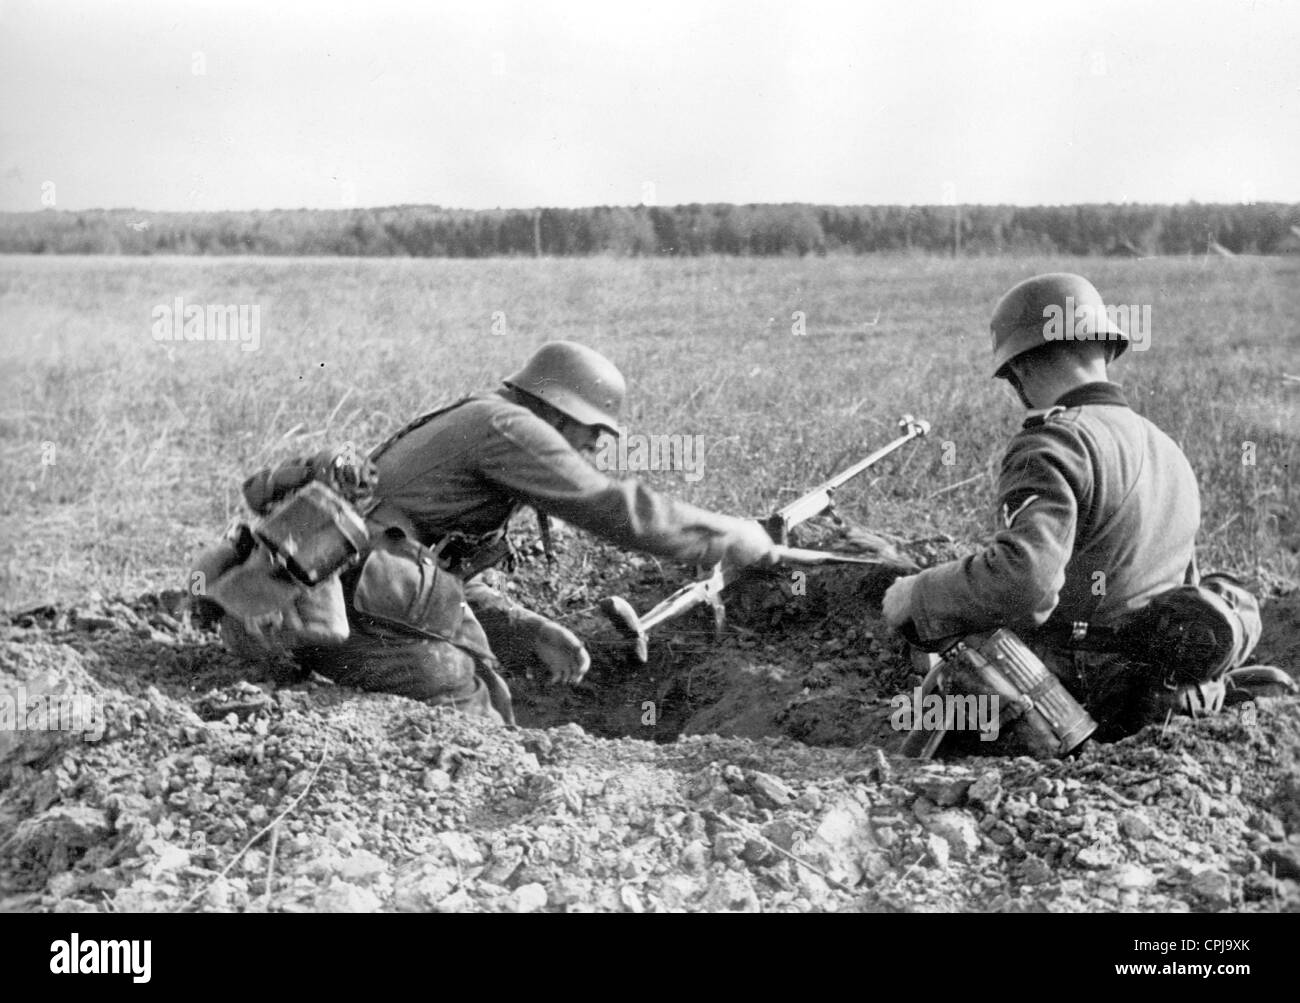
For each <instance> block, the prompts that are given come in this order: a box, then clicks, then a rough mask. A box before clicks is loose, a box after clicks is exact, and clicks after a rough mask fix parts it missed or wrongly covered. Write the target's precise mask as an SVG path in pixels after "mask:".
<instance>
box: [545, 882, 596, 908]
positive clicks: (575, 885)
mask: <svg viewBox="0 0 1300 1003" xmlns="http://www.w3.org/2000/svg"><path fill="white" fill-rule="evenodd" d="M591 887H592V886H591V880H590V879H589V878H578V877H573V876H572V875H568V874H565V875H561V876H560V877H558V878H556V880H555V881H554V882H553V883H552V884H551V887H550V888H548V889H547V891H546V901H547V904H548V905H552V906H557V907H558V906H568V905H574V904H576V903H579V902H585V901H587V900H589V899H590V898H591Z"/></svg>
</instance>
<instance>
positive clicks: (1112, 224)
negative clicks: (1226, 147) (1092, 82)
mask: <svg viewBox="0 0 1300 1003" xmlns="http://www.w3.org/2000/svg"><path fill="white" fill-rule="evenodd" d="M1210 247H1214V248H1215V249H1216V250H1222V249H1226V250H1227V251H1230V252H1232V253H1238V254H1242V253H1245V254H1276V253H1283V252H1294V251H1297V250H1300V205H1287V204H1285V203H1277V202H1272V203H1256V204H1252V205H1245V204H1241V205H1198V204H1196V203H1190V204H1187V205H1174V206H1169V205H1127V204H1125V205H1080V206H1035V207H1029V208H1019V207H1016V206H979V205H967V206H815V205H727V204H709V205H699V204H692V205H677V206H665V207H659V206H636V207H635V208H628V207H608V206H597V207H593V208H587V209H489V210H464V209H441V208H438V207H436V206H394V207H390V208H383V209H292V210H275V211H270V212H205V213H182V212H136V211H133V210H129V209H113V210H93V211H87V212H64V211H56V210H53V209H50V210H45V211H43V212H31V213H0V253H10V254H16V253H28V254H32V253H34V254H272V255H277V254H282V255H353V256H378V257H384V256H410V257H424V258H430V257H448V258H481V257H489V256H497V255H589V254H612V255H620V256H635V255H701V254H730V255H782V254H789V255H794V254H798V255H804V254H826V253H828V252H829V253H851V254H873V253H878V252H892V253H909V252H911V253H928V254H953V253H961V254H975V255H990V254H1005V253H1039V254H1053V253H1059V254H1072V255H1075V254H1077V255H1088V254H1126V255H1136V254H1199V253H1203V252H1205V251H1206V249H1207V248H1210Z"/></svg>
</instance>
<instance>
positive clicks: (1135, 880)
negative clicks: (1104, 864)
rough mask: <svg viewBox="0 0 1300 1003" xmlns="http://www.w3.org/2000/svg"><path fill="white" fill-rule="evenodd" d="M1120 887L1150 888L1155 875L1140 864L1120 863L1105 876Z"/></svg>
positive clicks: (1154, 880)
mask: <svg viewBox="0 0 1300 1003" xmlns="http://www.w3.org/2000/svg"><path fill="white" fill-rule="evenodd" d="M1107 877H1108V878H1109V880H1110V881H1111V882H1112V883H1113V884H1114V885H1115V887H1116V888H1120V889H1125V890H1127V889H1140V888H1150V887H1151V886H1152V885H1154V884H1155V883H1156V876H1155V875H1154V874H1153V873H1151V871H1149V870H1147V869H1146V868H1145V867H1143V866H1142V865H1141V864H1121V865H1120V866H1119V867H1116V868H1115V869H1114V870H1113V871H1111V872H1110V874H1109V875H1108V876H1107Z"/></svg>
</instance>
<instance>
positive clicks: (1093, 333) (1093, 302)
mask: <svg viewBox="0 0 1300 1003" xmlns="http://www.w3.org/2000/svg"><path fill="white" fill-rule="evenodd" d="M989 326H990V328H991V330H992V332H993V375H994V377H995V378H996V377H1002V376H1004V375H1005V374H1006V366H1007V363H1008V362H1010V361H1011V360H1012V359H1014V358H1015V357H1016V356H1017V355H1022V354H1023V353H1025V352H1028V351H1030V350H1032V349H1035V348H1041V347H1042V346H1043V345H1050V344H1052V343H1053V342H1055V341H1103V342H1109V343H1111V344H1113V345H1114V346H1115V353H1114V355H1112V356H1111V358H1116V357H1118V356H1119V355H1120V354H1121V353H1122V352H1123V351H1124V349H1126V348H1128V341H1129V337H1128V335H1127V334H1125V333H1124V332H1123V331H1121V330H1120V329H1119V328H1118V327H1116V326H1115V324H1114V322H1113V321H1112V320H1111V319H1110V316H1109V314H1108V313H1107V312H1106V304H1105V303H1104V302H1103V301H1102V298H1101V293H1099V292H1097V289H1096V287H1095V286H1094V285H1093V284H1092V283H1091V282H1089V281H1088V280H1087V279H1085V278H1084V277H1083V276H1082V275H1074V274H1072V273H1070V272H1050V273H1048V274H1047V275H1035V276H1034V277H1033V278H1032V279H1025V280H1024V281H1023V282H1021V283H1019V284H1018V285H1015V286H1013V287H1012V288H1011V290H1010V291H1009V292H1008V293H1007V294H1006V295H1005V296H1003V297H1002V299H1000V300H999V301H998V305H997V307H996V308H995V309H994V311H993V320H992V321H991V323H990V325H989Z"/></svg>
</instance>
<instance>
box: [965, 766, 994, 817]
mask: <svg viewBox="0 0 1300 1003" xmlns="http://www.w3.org/2000/svg"><path fill="white" fill-rule="evenodd" d="M966 799H967V800H968V801H970V803H971V804H973V805H975V806H976V807H979V808H983V809H984V810H985V811H988V812H995V811H997V810H998V804H999V803H1000V802H1001V801H1002V774H1000V773H999V772H998V771H997V770H985V771H984V772H983V773H981V774H980V775H979V779H977V780H976V781H975V782H974V783H973V784H971V786H970V790H968V791H967V792H966Z"/></svg>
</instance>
